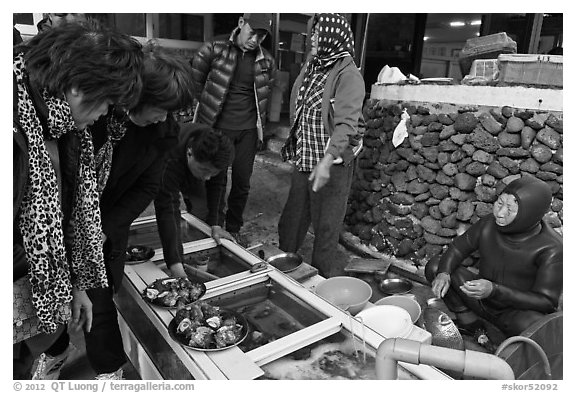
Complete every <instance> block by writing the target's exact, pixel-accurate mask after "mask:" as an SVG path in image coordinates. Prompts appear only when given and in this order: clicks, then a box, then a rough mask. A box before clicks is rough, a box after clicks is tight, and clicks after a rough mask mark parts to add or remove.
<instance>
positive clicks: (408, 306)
mask: <svg viewBox="0 0 576 393" xmlns="http://www.w3.org/2000/svg"><path fill="white" fill-rule="evenodd" d="M374 304H375V305H376V306H383V305H390V306H398V307H401V308H403V309H404V310H406V311H408V314H410V318H411V320H412V323H415V322H416V321H417V320H418V318H420V313H421V312H422V308H421V307H420V304H418V302H417V301H416V300H414V299H411V298H410V297H408V296H405V295H394V296H387V297H384V298H382V299H380V300H378V301H377V302H376V303H374Z"/></svg>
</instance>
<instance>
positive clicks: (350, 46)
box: [282, 14, 354, 172]
mask: <svg viewBox="0 0 576 393" xmlns="http://www.w3.org/2000/svg"><path fill="white" fill-rule="evenodd" d="M313 28H316V29H317V30H318V41H317V42H318V51H317V53H316V55H315V56H314V57H313V58H312V60H310V61H309V62H308V63H307V64H306V70H305V71H304V76H303V78H302V84H301V86H300V89H299V90H298V95H297V97H296V107H295V112H294V119H295V121H294V124H293V125H292V130H291V133H290V136H289V137H288V139H287V141H286V144H285V145H284V147H283V148H282V157H283V158H284V159H285V160H292V159H294V158H295V164H296V167H297V168H298V169H299V170H300V171H304V172H306V171H311V170H312V169H313V168H314V167H315V166H316V164H317V163H318V161H320V159H322V157H323V156H324V151H325V147H326V145H327V143H328V140H329V135H328V134H327V133H326V132H325V130H324V124H323V122H322V113H321V108H322V97H323V93H324V86H325V84H326V80H327V79H328V74H329V73H330V69H331V68H332V66H333V65H334V64H335V63H336V61H338V60H339V59H341V58H344V57H348V56H352V57H354V39H353V36H352V30H351V29H350V25H349V24H348V21H347V20H346V18H345V17H343V16H341V15H338V14H317V15H316V16H315V17H314V24H313Z"/></svg>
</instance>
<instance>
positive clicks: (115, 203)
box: [37, 45, 192, 379]
mask: <svg viewBox="0 0 576 393" xmlns="http://www.w3.org/2000/svg"><path fill="white" fill-rule="evenodd" d="M190 72H191V70H190V65H189V64H188V62H187V61H185V60H184V59H180V58H178V57H176V56H173V55H170V54H169V53H167V52H166V51H164V50H163V49H162V48H160V47H158V46H154V45H147V46H146V47H145V48H144V62H143V71H142V73H141V75H142V82H143V87H142V93H141V95H140V97H139V100H138V103H137V105H136V106H135V107H133V108H131V109H130V110H129V112H128V114H125V113H124V112H123V111H121V110H117V111H114V112H112V113H111V114H110V115H109V116H107V117H106V118H103V119H101V120H100V121H98V122H96V123H95V124H94V125H93V126H92V127H90V131H91V133H92V141H93V143H94V147H95V150H96V157H95V163H96V169H97V173H98V192H99V194H100V195H101V198H100V212H101V215H102V230H103V233H104V236H105V241H104V262H105V264H106V270H107V272H108V287H107V288H95V289H90V290H88V291H87V294H88V297H89V298H90V300H91V302H92V310H93V315H94V316H93V323H92V329H91V330H90V332H85V334H84V338H85V341H86V355H87V357H88V361H89V362H90V365H91V367H92V369H93V370H94V371H95V372H96V375H97V376H96V378H97V379H122V375H123V369H122V366H123V365H124V364H125V363H126V355H125V353H124V346H123V343H122V336H121V334H120V328H119V325H118V313H117V310H116V306H115V304H114V300H113V297H114V294H115V293H116V292H117V291H118V290H119V289H120V287H121V285H122V278H123V276H124V262H125V258H126V248H127V243H128V235H129V231H130V225H131V224H132V222H133V221H134V220H135V219H136V218H137V217H138V216H139V215H140V214H141V213H142V212H143V211H144V209H146V207H147V206H149V205H150V203H151V202H152V200H153V199H154V197H155V196H156V193H157V192H158V189H159V187H160V176H161V173H162V169H163V167H164V163H165V158H166V153H167V152H168V151H169V150H170V149H171V148H173V147H174V146H176V143H177V139H178V138H177V135H178V129H179V126H178V124H177V122H176V120H175V119H174V117H173V116H172V112H173V111H175V110H178V109H180V108H183V107H185V106H187V105H189V104H190V103H191V101H192V83H191V81H190V79H189V78H188V75H189V73H190ZM68 142H69V143H68V145H67V149H66V152H67V154H68V156H70V157H72V156H74V151H75V150H76V149H75V146H76V145H77V144H78V141H77V140H69V141H68ZM64 336H67V335H66V334H64ZM58 342H65V344H66V346H68V345H67V344H68V343H69V338H68V337H62V338H61V339H59V340H58ZM66 346H65V348H66ZM68 348H70V349H72V346H68ZM69 352H70V350H68V351H65V352H63V353H62V354H61V355H59V356H56V357H52V356H46V357H44V358H42V359H41V360H42V362H43V364H42V363H41V364H40V365H39V369H41V368H44V369H45V370H47V372H46V373H45V375H44V378H42V379H48V378H52V377H54V376H56V375H57V373H58V372H59V369H58V368H57V367H54V366H53V365H57V364H61V363H62V361H63V360H64V359H65V358H66V356H68V354H69ZM41 366H43V367H41ZM37 374H38V377H39V379H40V377H41V376H42V375H41V373H37Z"/></svg>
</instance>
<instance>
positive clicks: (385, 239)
mask: <svg viewBox="0 0 576 393" xmlns="http://www.w3.org/2000/svg"><path fill="white" fill-rule="evenodd" d="M404 109H406V110H407V112H408V114H409V115H410V119H409V120H408V122H407V125H408V137H407V138H406V139H405V140H404V142H403V143H402V144H401V145H399V146H398V147H397V148H394V146H393V145H392V135H393V132H394V129H395V128H396V126H397V125H398V123H399V122H400V116H401V114H402V112H403V110H404ZM364 115H365V119H366V121H367V128H366V133H365V137H364V142H365V143H364V145H365V148H364V150H363V152H362V154H361V156H360V159H359V163H358V164H359V168H358V169H359V170H358V171H357V172H356V175H355V179H354V183H353V185H352V190H351V193H350V199H349V205H348V210H347V214H346V219H345V224H346V227H347V230H348V231H349V232H351V233H353V234H354V235H356V236H358V237H359V238H360V240H361V241H362V242H363V243H365V244H368V245H370V247H371V248H375V249H376V250H378V251H379V252H382V253H385V254H389V255H394V256H396V257H399V258H403V259H409V260H411V261H413V263H414V264H415V265H419V266H422V265H424V264H425V263H426V262H427V261H429V260H430V259H431V258H433V257H435V256H438V255H440V254H441V253H442V252H443V250H444V249H445V247H447V245H448V244H450V243H451V242H452V239H453V238H454V237H455V236H457V235H459V234H461V233H463V232H464V231H465V230H466V229H467V228H468V227H469V226H470V225H471V224H472V223H474V222H476V221H477V220H479V219H480V218H481V217H482V216H484V215H487V214H491V212H492V204H493V202H494V201H496V199H497V196H498V195H499V194H500V192H501V191H502V190H503V189H504V187H505V186H506V184H508V183H509V182H510V181H512V180H514V179H516V178H518V177H520V176H536V177H537V178H539V179H542V180H544V181H546V182H547V183H548V185H549V186H550V188H551V189H552V192H553V195H554V198H553V202H552V205H551V209H550V212H549V213H548V214H547V215H546V217H545V220H546V221H547V222H548V223H550V224H551V225H552V227H553V228H555V229H556V230H557V231H558V232H560V233H561V232H562V222H563V215H562V213H563V211H562V199H563V194H562V193H563V187H562V183H563V175H562V169H563V166H562V165H563V149H562V143H563V137H562V132H563V120H562V114H561V113H558V112H535V111H531V110H521V109H514V108H511V107H508V106H505V107H501V108H489V107H478V106H469V107H467V106H455V105H454V106H446V105H444V106H442V105H434V104H419V105H416V104H414V103H408V102H405V103H402V102H401V103H391V102H390V101H386V100H376V99H370V100H369V101H367V103H366V105H365V108H364ZM467 262H468V263H473V259H472V260H469V261H467Z"/></svg>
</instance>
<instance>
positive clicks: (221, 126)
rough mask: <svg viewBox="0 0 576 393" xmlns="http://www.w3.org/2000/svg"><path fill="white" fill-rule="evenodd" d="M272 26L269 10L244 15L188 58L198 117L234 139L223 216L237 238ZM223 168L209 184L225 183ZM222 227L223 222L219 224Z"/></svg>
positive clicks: (270, 74)
mask: <svg viewBox="0 0 576 393" xmlns="http://www.w3.org/2000/svg"><path fill="white" fill-rule="evenodd" d="M271 29H272V14H244V15H243V16H242V17H240V18H239V20H238V27H237V28H236V29H235V30H234V31H233V32H232V34H231V35H230V39H229V40H228V41H215V42H207V43H205V44H204V45H203V46H202V47H201V48H200V49H199V50H198V52H197V53H196V54H195V56H194V58H193V59H192V67H193V72H192V77H193V80H194V87H195V95H196V99H197V100H198V106H197V108H196V113H195V117H196V121H197V122H199V123H203V124H206V125H208V126H210V127H213V128H214V129H215V130H219V131H220V132H222V133H223V134H224V135H226V136H227V137H229V138H230V140H231V141H232V142H233V144H234V152H235V154H234V156H235V159H234V161H233V162H232V185H231V189H230V194H229V196H228V200H227V210H226V214H225V215H224V210H225V202H226V200H225V199H223V200H222V201H221V203H220V206H219V209H220V211H221V214H220V215H219V216H221V217H222V218H223V220H224V219H225V221H226V223H225V228H226V230H227V231H228V232H230V233H231V234H232V235H233V236H234V237H235V239H237V240H240V241H239V243H241V244H242V243H243V242H242V241H241V238H240V234H239V231H240V228H241V227H242V225H243V223H244V221H243V217H242V216H243V213H244V208H245V206H246V202H247V201H248V194H249V192H250V177H251V176H252V167H253V164H254V158H255V156H256V152H257V150H258V147H259V146H260V144H261V142H262V139H263V127H264V124H265V119H266V110H267V107H268V98H269V96H270V92H271V84H272V82H273V78H274V73H275V68H276V66H275V62H274V59H273V58H272V56H271V55H270V53H268V52H267V51H266V49H264V48H262V46H261V43H262V41H264V39H265V38H266V36H267V35H268V34H269V33H270V32H271ZM227 176H228V174H227V171H225V170H224V171H222V172H221V173H219V174H218V175H217V176H215V177H214V178H212V179H210V180H209V181H208V183H207V186H209V185H210V184H211V183H212V184H219V185H220V186H222V185H223V186H224V188H226V183H227ZM219 224H220V225H221V226H223V225H224V223H223V222H221V223H219Z"/></svg>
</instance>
